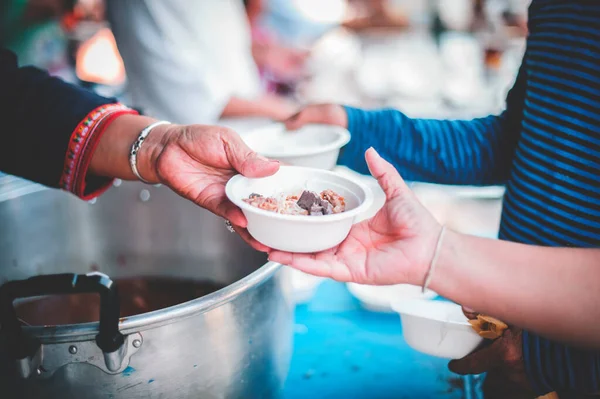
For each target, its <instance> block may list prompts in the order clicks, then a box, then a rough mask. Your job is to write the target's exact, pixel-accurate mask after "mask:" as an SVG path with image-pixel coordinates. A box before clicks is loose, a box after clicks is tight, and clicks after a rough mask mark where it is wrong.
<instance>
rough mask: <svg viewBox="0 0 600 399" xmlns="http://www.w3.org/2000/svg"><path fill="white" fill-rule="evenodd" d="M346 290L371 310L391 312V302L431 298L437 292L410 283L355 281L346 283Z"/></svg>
mask: <svg viewBox="0 0 600 399" xmlns="http://www.w3.org/2000/svg"><path fill="white" fill-rule="evenodd" d="M346 286H347V287H348V291H350V293H351V294H352V295H354V296H355V297H356V298H357V299H358V300H359V301H360V303H361V305H362V307H364V308H365V309H368V310H371V311H373V312H384V313H385V312H387V313H389V312H393V309H392V303H394V302H397V301H401V300H410V299H433V298H435V297H436V296H438V294H437V293H435V292H433V291H431V290H426V291H425V293H422V292H421V287H418V286H416V285H410V284H395V285H364V284H356V283H348V284H346Z"/></svg>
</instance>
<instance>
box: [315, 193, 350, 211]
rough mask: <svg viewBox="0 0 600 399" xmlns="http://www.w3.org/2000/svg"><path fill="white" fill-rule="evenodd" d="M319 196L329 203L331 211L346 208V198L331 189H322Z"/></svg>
mask: <svg viewBox="0 0 600 399" xmlns="http://www.w3.org/2000/svg"><path fill="white" fill-rule="evenodd" d="M321 198H322V199H323V200H325V201H327V202H329V203H330V204H331V206H332V207H333V210H332V212H333V213H341V212H344V211H345V210H346V200H344V197H342V196H341V195H339V194H337V193H336V192H334V191H333V190H323V191H322V192H321Z"/></svg>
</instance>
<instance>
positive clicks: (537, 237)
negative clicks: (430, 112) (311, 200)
mask: <svg viewBox="0 0 600 399" xmlns="http://www.w3.org/2000/svg"><path fill="white" fill-rule="evenodd" d="M528 31H529V36H528V38H527V48H526V52H525V55H524V58H523V62H522V65H521V68H520V70H519V73H518V76H517V78H516V81H515V84H514V86H513V88H512V89H511V90H510V92H509V94H508V96H507V100H506V109H505V111H503V112H502V113H501V114H499V115H491V116H488V117H483V118H477V119H473V120H433V119H411V118H409V117H407V116H406V115H404V114H403V113H402V112H400V111H396V110H392V109H383V110H373V111H364V110H360V109H357V108H352V107H342V106H338V105H321V106H310V107H307V108H306V109H304V110H302V111H301V112H300V113H298V114H297V115H295V116H294V117H292V118H291V119H290V120H289V121H288V122H287V127H288V128H289V129H296V128H298V127H300V126H301V125H303V124H305V123H330V124H336V125H340V126H346V127H348V129H349V130H350V132H351V134H352V140H351V141H350V143H349V144H348V145H347V146H346V147H345V148H344V149H343V150H342V153H341V154H340V159H339V162H340V163H341V164H343V165H347V166H349V167H351V168H352V169H354V170H357V171H359V172H362V173H367V172H368V168H367V165H366V164H365V162H364V158H363V154H364V152H365V151H366V150H367V149H368V148H370V147H375V148H378V149H379V151H380V152H381V154H382V155H383V156H384V157H385V158H386V159H389V160H390V161H391V163H392V164H393V165H394V167H395V168H396V169H397V170H398V171H399V172H400V173H401V174H402V176H403V177H404V178H405V179H407V180H411V181H425V182H433V183H439V184H469V185H494V184H506V194H505V197H504V203H503V211H502V221H501V225H500V232H499V238H500V240H503V241H512V242H516V243H521V244H528V245H535V246H545V247H559V248H560V247H563V248H564V247H572V248H598V247H600V184H599V183H598V182H599V180H600V162H599V159H600V136H599V132H600V113H599V111H598V110H600V74H599V73H598V71H599V70H600V46H599V45H598V43H600V4H597V3H594V2H589V1H585V0H577V1H566V0H534V1H533V2H532V3H531V6H530V8H529V15H528ZM498 245H505V244H504V243H501V244H498ZM510 250H511V249H510V246H507V247H506V251H510ZM527 259H528V258H525V260H527ZM561 259H564V258H561ZM564 261H567V260H564ZM592 264H593V263H592ZM592 264H589V267H592ZM598 266H599V267H600V265H598ZM540 270H541V269H540ZM549 272H550V273H554V271H549ZM541 278H542V277H540V279H541ZM565 281H566V280H565ZM524 289H526V288H524ZM590 298H592V297H590ZM591 322H592V323H596V321H595V320H593V321H591ZM494 348H495V349H494V350H495V352H484V354H485V356H482V355H481V354H478V353H479V352H475V353H473V354H471V355H469V356H467V357H466V358H465V359H463V360H462V361H459V362H454V363H453V369H454V370H459V371H461V372H462V373H481V372H484V371H487V372H488V374H487V377H486V380H485V386H484V388H485V393H486V397H487V398H495V397H511V398H520V397H523V398H529V397H531V392H530V391H529V390H528V389H529V388H531V389H532V390H533V392H535V393H536V394H546V393H548V392H551V391H558V392H559V396H560V398H561V399H563V398H576V397H585V395H586V394H592V393H597V392H598V391H599V386H600V374H599V373H600V372H599V370H600V367H599V365H600V351H598V350H589V351H583V350H578V349H577V348H575V347H572V346H571V345H568V344H564V343H561V342H558V341H556V340H552V339H547V338H544V337H543V336H540V335H538V334H537V333H535V332H530V331H527V330H523V332H522V334H521V333H519V334H512V335H508V336H507V337H503V338H501V339H500V343H499V344H498V345H496V346H494ZM501 350H504V352H500V351H501ZM505 353H513V354H515V353H516V354H518V355H519V356H517V357H516V358H511V359H507V358H505V357H504V354H505ZM523 387H525V388H526V390H525V391H523V390H522V388H523Z"/></svg>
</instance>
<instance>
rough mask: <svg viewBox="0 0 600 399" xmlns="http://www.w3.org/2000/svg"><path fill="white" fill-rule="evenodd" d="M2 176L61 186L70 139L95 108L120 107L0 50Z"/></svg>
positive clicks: (0, 166)
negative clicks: (7, 175)
mask: <svg viewBox="0 0 600 399" xmlns="http://www.w3.org/2000/svg"><path fill="white" fill-rule="evenodd" d="M0 99H1V106H0V123H1V125H0V138H1V141H0V171H1V172H4V173H8V174H12V175H15V176H20V177H23V178H26V179H29V180H32V181H35V182H37V183H41V184H44V185H46V186H50V187H58V184H59V180H60V178H61V174H62V171H63V167H64V163H65V155H66V153H67V148H68V145H69V140H70V138H71V135H72V133H73V131H74V130H75V128H76V127H77V125H78V124H79V123H80V122H81V121H82V120H83V119H84V118H85V117H86V115H88V114H89V113H90V112H91V111H92V110H94V109H95V108H97V107H99V106H102V105H104V104H111V103H116V100H115V99H109V98H104V97H101V96H98V95H96V94H94V93H92V92H90V91H88V90H85V89H82V88H79V87H76V86H73V85H70V84H68V83H66V82H64V81H62V80H60V79H58V78H54V77H51V76H49V75H48V74H47V73H46V72H44V71H42V70H39V69H37V68H34V67H23V68H19V67H18V66H17V59H16V56H15V55H14V54H13V53H12V52H10V51H8V50H6V49H0Z"/></svg>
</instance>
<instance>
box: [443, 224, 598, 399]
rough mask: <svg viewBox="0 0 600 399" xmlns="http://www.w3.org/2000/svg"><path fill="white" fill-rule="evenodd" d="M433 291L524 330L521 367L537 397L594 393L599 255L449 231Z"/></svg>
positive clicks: (586, 250)
mask: <svg viewBox="0 0 600 399" xmlns="http://www.w3.org/2000/svg"><path fill="white" fill-rule="evenodd" d="M431 288H432V289H433V290H435V291H436V292H438V293H440V294H441V295H443V296H445V297H448V298H451V299H452V300H454V301H456V302H458V303H461V304H463V305H464V306H467V307H472V308H474V309H476V310H477V311H478V312H481V313H485V314H492V315H494V316H496V317H498V318H500V319H502V320H505V321H507V322H509V323H510V324H514V325H517V326H519V327H522V328H523V329H525V330H526V331H523V336H522V339H523V360H524V363H525V365H526V370H527V374H528V376H529V379H530V381H531V383H532V385H533V388H534V390H535V391H536V392H537V393H539V394H546V393H548V392H552V391H560V390H573V391H577V392H585V393H598V392H600V323H598V320H600V308H599V307H598V303H600V289H599V288H600V249H581V248H549V247H539V246H531V245H523V244H517V243H511V242H506V241H498V240H490V239H485V238H478V237H473V236H467V235H462V234H458V233H454V232H450V231H449V232H448V234H447V235H446V237H445V238H444V241H443V245H442V248H441V251H440V257H439V258H438V264H437V269H436V272H435V275H434V278H433V280H432V284H431ZM537 334H539V336H538V335H537ZM554 340H556V341H554ZM562 342H565V343H568V344H571V345H572V346H569V345H567V344H564V343H562ZM583 348H593V349H594V350H591V351H590V350H585V349H583Z"/></svg>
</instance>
